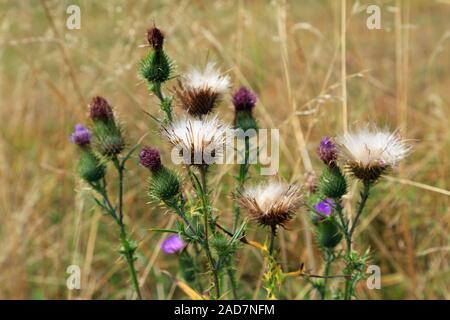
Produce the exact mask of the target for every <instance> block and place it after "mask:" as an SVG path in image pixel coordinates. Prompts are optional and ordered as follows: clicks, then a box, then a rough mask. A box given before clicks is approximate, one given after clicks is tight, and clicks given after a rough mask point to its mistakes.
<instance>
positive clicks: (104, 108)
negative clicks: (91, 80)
mask: <svg viewBox="0 0 450 320" xmlns="http://www.w3.org/2000/svg"><path fill="white" fill-rule="evenodd" d="M89 117H90V118H91V119H92V121H94V122H95V121H102V122H109V121H112V120H114V114H113V111H112V108H111V106H110V105H109V103H108V101H106V99H105V98H103V97H100V96H96V97H94V98H92V102H91V103H90V105H89Z"/></svg>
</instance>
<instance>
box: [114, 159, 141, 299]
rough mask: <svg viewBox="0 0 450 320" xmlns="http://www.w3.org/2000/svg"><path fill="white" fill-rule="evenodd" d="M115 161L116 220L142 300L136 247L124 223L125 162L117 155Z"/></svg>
mask: <svg viewBox="0 0 450 320" xmlns="http://www.w3.org/2000/svg"><path fill="white" fill-rule="evenodd" d="M113 162H114V166H115V167H116V169H117V173H118V175H119V194H118V199H119V200H118V201H119V206H118V209H119V216H118V217H117V219H116V222H117V224H118V225H119V227H120V240H121V242H122V246H123V250H124V255H125V258H126V260H127V263H128V268H129V270H130V275H131V280H132V282H133V285H134V289H135V291H136V294H137V297H138V299H139V300H142V294H141V290H140V288H139V282H138V280H137V275H136V269H135V267H134V260H135V259H134V249H133V248H131V247H130V244H129V241H128V236H127V232H126V230H125V224H124V223H123V173H124V169H125V162H124V161H122V162H120V161H119V159H118V158H117V156H116V157H114V158H113Z"/></svg>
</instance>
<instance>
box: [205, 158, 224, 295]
mask: <svg viewBox="0 0 450 320" xmlns="http://www.w3.org/2000/svg"><path fill="white" fill-rule="evenodd" d="M207 169H208V167H207V166H206V165H202V166H200V181H201V198H202V204H203V220H204V221H203V223H204V228H205V238H204V248H205V252H206V256H207V258H208V262H209V265H210V268H211V271H212V273H213V278H214V287H215V290H216V296H217V298H220V287H219V285H220V284H219V275H218V270H217V266H216V263H215V261H214V258H213V257H212V254H211V249H210V247H209V231H208V229H209V224H210V223H209V205H208V200H207V197H208V188H207V182H206V173H207Z"/></svg>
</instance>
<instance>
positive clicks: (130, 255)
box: [119, 223, 142, 300]
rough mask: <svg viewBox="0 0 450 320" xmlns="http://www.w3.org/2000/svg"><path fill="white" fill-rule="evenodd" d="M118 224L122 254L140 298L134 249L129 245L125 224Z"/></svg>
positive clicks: (140, 298)
mask: <svg viewBox="0 0 450 320" xmlns="http://www.w3.org/2000/svg"><path fill="white" fill-rule="evenodd" d="M119 226H120V241H121V242H122V247H123V254H124V256H125V259H126V260H127V264H128V269H129V270H130V276H131V280H132V282H133V285H134V289H135V291H136V295H137V297H138V299H139V300H142V294H141V290H140V288H139V282H138V279H137V273H136V269H135V267H134V260H135V258H134V249H133V248H131V247H130V244H129V241H128V235H127V232H126V230H125V225H124V224H123V223H120V224H119Z"/></svg>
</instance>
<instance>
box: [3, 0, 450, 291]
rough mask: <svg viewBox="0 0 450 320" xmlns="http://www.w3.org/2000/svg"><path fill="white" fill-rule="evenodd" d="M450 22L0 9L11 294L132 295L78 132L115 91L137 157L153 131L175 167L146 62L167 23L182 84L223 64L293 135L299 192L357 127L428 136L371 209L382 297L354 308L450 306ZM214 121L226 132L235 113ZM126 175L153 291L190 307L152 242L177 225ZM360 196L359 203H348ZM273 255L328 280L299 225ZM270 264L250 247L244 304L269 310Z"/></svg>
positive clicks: (221, 171)
mask: <svg viewBox="0 0 450 320" xmlns="http://www.w3.org/2000/svg"><path fill="white" fill-rule="evenodd" d="M70 4H77V5H79V6H80V8H81V29H80V30H68V29H66V27H65V22H66V18H67V14H66V8H67V6H68V5H70ZM369 4H377V5H379V6H380V8H381V26H382V29H381V30H368V28H367V27H366V19H367V17H368V14H367V13H366V11H365V8H366V6H367V5H369ZM449 16H450V2H449V1H446V0H441V1H434V0H433V1H425V0H423V1H400V0H398V1H377V0H371V1H356V0H346V1H345V0H342V1H337V0H336V1H332V0H329V1H325V0H324V1H313V0H309V1H306V0H305V1H287V2H286V3H285V2H283V1H192V0H187V1H156V0H152V1H118V0H115V1H87V0H86V1H75V0H72V1H54V0H48V1H32V0H29V1H4V0H3V1H1V2H0V17H1V19H0V103H1V104H0V119H1V120H0V243H1V247H2V249H1V250H0V298H2V299H13V298H14V299H67V298H71V299H78V298H81V299H123V298H132V291H131V284H130V283H129V277H128V271H127V269H126V265H125V262H124V261H122V260H121V259H119V258H118V256H119V255H118V249H119V246H118V241H117V237H118V235H117V228H116V226H115V225H114V224H113V222H112V221H111V219H110V218H109V217H105V216H103V215H102V213H101V212H100V211H99V210H98V209H95V208H94V204H93V202H92V200H91V197H90V191H89V190H88V188H87V187H86V185H84V184H83V183H82V182H81V181H80V180H79V178H77V176H76V174H75V165H76V159H77V154H76V148H75V147H74V146H73V145H71V144H70V143H69V140H68V136H69V134H70V133H71V131H72V129H73V126H74V124H75V123H79V122H86V120H87V116H86V112H87V103H88V101H89V100H90V98H91V97H92V96H93V95H103V96H105V97H106V98H107V99H108V100H109V101H110V102H111V103H112V104H113V106H115V107H116V108H117V111H118V113H119V114H120V116H121V120H122V121H123V122H124V124H125V126H126V128H127V136H128V141H129V142H130V144H131V145H133V144H134V143H136V142H137V141H138V139H139V138H140V137H142V136H143V135H144V134H146V133H148V132H149V134H148V135H147V136H146V137H145V138H144V143H145V144H150V145H154V146H158V147H160V148H161V149H163V150H164V153H163V161H165V162H166V163H168V162H169V161H170V157H169V155H170V154H169V148H168V146H167V145H166V144H165V143H164V141H161V140H160V138H159V137H158V135H157V133H156V126H155V123H154V122H153V121H152V120H151V119H150V118H149V117H147V116H146V115H145V114H144V112H143V110H146V111H151V112H153V113H158V112H159V111H158V106H157V100H156V99H155V98H154V97H152V96H150V95H149V93H148V91H147V88H146V86H145V84H144V83H143V82H142V81H141V80H140V79H139V77H138V75H137V73H138V63H139V60H140V59H141V58H142V57H143V56H144V54H145V53H146V52H147V50H148V48H147V47H146V44H147V43H146V38H145V32H146V29H147V28H148V27H150V26H152V25H153V23H155V24H156V25H157V26H158V27H160V28H161V29H163V30H164V32H165V34H166V42H165V48H166V51H167V53H168V54H169V55H170V57H171V58H172V59H174V60H175V61H176V64H177V73H181V72H183V71H184V70H186V68H188V67H189V66H191V65H203V64H204V63H205V62H206V61H207V60H208V59H210V60H215V61H217V62H218V64H219V65H220V66H221V68H222V70H226V71H228V73H229V74H230V76H231V77H232V79H233V85H234V88H237V87H238V86H239V85H241V84H245V85H248V86H250V87H251V88H252V89H253V90H255V91H256V92H257V94H258V96H259V99H260V100H259V103H258V105H257V107H256V110H255V111H256V115H257V117H258V119H259V122H260V126H261V127H266V128H279V129H280V131H281V142H282V144H281V149H280V176H281V177H283V178H285V179H286V180H289V181H296V182H300V183H301V182H303V181H304V179H305V173H306V172H308V171H311V170H314V169H316V170H320V168H321V164H320V163H319V161H318V159H317V157H316V155H315V149H316V146H317V144H318V142H319V140H320V138H321V137H322V136H323V135H335V134H339V133H341V132H342V131H343V130H344V129H343V128H344V126H345V125H346V123H347V124H348V126H349V127H352V126H354V125H357V124H362V123H364V122H366V121H371V122H374V123H378V124H380V125H381V126H387V127H389V128H392V129H395V128H400V129H401V132H402V134H403V135H404V136H406V137H408V138H411V139H415V140H416V141H415V150H414V153H413V154H412V155H411V156H410V157H409V158H408V159H407V160H406V161H405V163H404V165H403V166H402V167H401V168H400V170H399V172H397V173H393V174H392V176H390V177H389V178H387V179H384V180H382V181H381V182H380V183H379V184H378V185H377V187H376V188H375V192H374V195H373V197H372V198H371V199H369V203H368V206H367V211H366V214H365V216H364V219H363V220H362V223H361V225H360V228H359V230H358V231H359V233H358V234H359V237H358V241H357V242H356V248H357V249H358V250H361V251H362V250H363V249H365V248H367V247H369V246H370V247H371V249H372V251H373V258H372V263H373V264H377V265H379V266H380V267H381V272H382V290H368V289H367V288H366V286H365V282H364V281H363V282H362V283H361V285H360V286H359V287H358V296H359V298H360V299H449V298H450V255H449V250H450V242H449V239H450V236H449V231H450V228H449V222H450V208H449V207H450V206H449V204H450V201H449V199H450V191H449V190H450V156H449V155H450V152H449V150H450V129H449V119H450V90H449V89H450V20H449ZM342 25H344V26H346V30H345V32H343V28H342ZM343 41H344V42H345V46H341V43H344V42H343ZM341 61H345V62H346V63H345V64H344V65H342V64H341ZM174 84H175V82H173V83H171V84H170V85H169V87H173V85H174ZM219 113H220V114H221V115H222V116H223V117H224V118H225V119H228V120H230V121H231V119H232V117H233V112H232V107H231V104H230V103H229V100H226V101H225V102H224V103H223V104H222V105H221V107H220V108H219ZM128 169H129V171H128V175H127V178H126V195H125V200H126V204H125V208H126V215H127V219H126V223H127V225H128V227H129V228H130V229H131V230H132V232H133V236H134V237H135V239H137V240H138V241H139V249H138V252H139V258H138V261H137V268H138V273H139V276H140V280H141V283H142V291H143V295H144V297H145V298H147V299H171V298H186V295H185V294H184V293H183V292H182V291H180V290H179V289H178V288H177V287H176V286H175V285H174V284H173V283H172V281H171V279H170V277H168V276H167V275H166V273H165V272H166V271H168V272H169V273H170V274H172V275H173V276H175V275H176V274H177V259H176V257H173V256H165V255H164V254H163V253H161V252H160V250H159V244H160V241H161V234H157V233H151V232H149V231H148V229H149V228H151V227H160V228H163V227H168V226H170V225H171V224H172V223H173V222H174V219H173V215H171V214H168V213H166V212H165V211H164V210H161V209H159V208H158V207H157V206H155V205H148V204H146V202H147V200H148V199H147V197H146V183H145V182H146V178H147V172H146V171H145V170H143V169H142V168H140V167H139V166H138V163H137V159H134V160H132V161H130V162H129V165H128ZM213 172H214V173H213V174H214V178H213V179H211V181H210V183H211V186H214V194H213V198H214V199H215V200H214V201H215V204H216V207H217V208H219V209H220V215H221V221H224V224H227V221H230V218H231V199H230V193H231V192H232V189H231V185H230V182H232V175H233V173H235V172H236V167H234V166H231V165H227V166H222V167H217V168H216V169H215V170H214V171H213ZM253 175H254V176H255V172H253ZM255 178H258V179H259V178H260V177H255ZM218 181H220V183H218ZM353 190H354V186H353ZM353 198H356V197H353ZM353 198H352V193H350V195H349V203H352V202H353V201H354V199H353ZM256 231H257V229H256V228H255V227H254V226H251V228H250V232H249V235H248V237H249V238H252V239H257V240H259V241H264V237H262V236H261V232H259V234H256ZM278 245H279V246H280V248H281V250H280V261H281V262H282V263H283V267H284V268H285V269H286V270H294V269H297V268H298V267H299V265H300V263H301V262H303V263H305V267H306V268H307V269H309V270H311V272H313V273H317V274H319V273H321V271H322V261H321V258H320V252H319V251H318V250H317V248H316V246H315V245H314V240H313V239H312V238H311V229H310V227H309V226H308V224H307V219H306V213H305V212H304V211H302V212H299V214H298V216H297V218H296V220H295V221H294V222H293V223H292V224H291V225H290V226H289V230H286V231H282V232H280V237H279V243H278ZM71 264H76V265H79V266H80V267H81V272H82V283H81V286H82V288H81V290H75V291H69V290H67V287H66V278H67V276H68V274H66V268H67V267H68V266H69V265H71ZM262 268H263V266H262V259H261V257H260V254H259V253H258V252H256V251H255V250H254V249H249V248H246V247H244V248H242V250H241V253H240V255H239V264H238V276H239V279H240V280H239V281H240V283H241V288H240V293H241V295H242V297H245V298H263V297H264V290H263V289H261V288H260V286H261V283H260V281H259V279H260V275H261V272H262ZM338 271H339V270H335V272H338ZM335 285H336V284H335ZM309 289H310V287H309V286H308V285H307V283H306V282H305V281H304V280H302V279H290V281H289V282H288V283H287V284H286V285H285V287H284V288H283V294H282V296H281V298H284V299H303V298H305V296H306V294H307V292H308V290H309ZM312 297H313V298H314V296H312Z"/></svg>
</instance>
